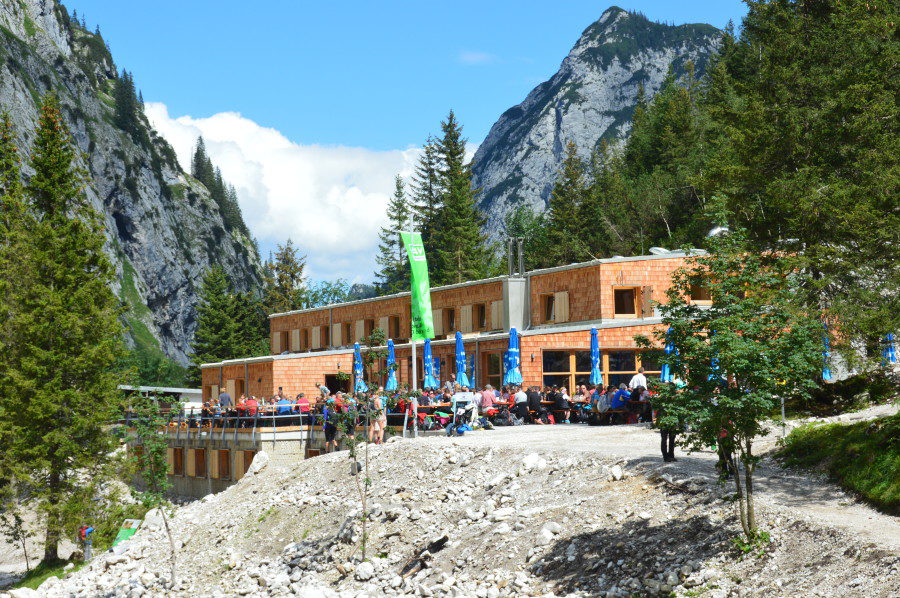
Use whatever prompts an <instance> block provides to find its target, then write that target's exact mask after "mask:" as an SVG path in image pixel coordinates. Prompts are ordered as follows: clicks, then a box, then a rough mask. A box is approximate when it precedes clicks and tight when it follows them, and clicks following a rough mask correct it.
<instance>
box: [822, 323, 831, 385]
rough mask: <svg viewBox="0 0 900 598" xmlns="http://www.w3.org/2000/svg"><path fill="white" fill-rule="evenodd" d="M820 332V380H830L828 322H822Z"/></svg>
mask: <svg viewBox="0 0 900 598" xmlns="http://www.w3.org/2000/svg"><path fill="white" fill-rule="evenodd" d="M822 327H823V328H824V330H823V332H822V347H823V348H822V380H831V368H830V367H829V366H830V365H831V342H830V341H829V340H828V324H825V323H823V324H822Z"/></svg>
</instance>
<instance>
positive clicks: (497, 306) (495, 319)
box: [491, 301, 503, 330]
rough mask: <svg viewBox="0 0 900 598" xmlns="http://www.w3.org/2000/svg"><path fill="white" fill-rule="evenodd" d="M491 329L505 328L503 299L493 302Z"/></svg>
mask: <svg viewBox="0 0 900 598" xmlns="http://www.w3.org/2000/svg"><path fill="white" fill-rule="evenodd" d="M491 329H492V330H503V301H494V302H492V303H491Z"/></svg>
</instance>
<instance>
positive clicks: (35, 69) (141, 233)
mask: <svg viewBox="0 0 900 598" xmlns="http://www.w3.org/2000/svg"><path fill="white" fill-rule="evenodd" d="M117 84H119V85H120V84H121V80H120V75H119V74H118V72H117V68H116V65H115V63H114V62H113V59H112V56H111V55H110V53H109V50H108V48H107V47H106V44H105V43H104V42H103V40H102V38H101V36H100V34H99V32H96V33H91V32H89V31H86V30H85V29H84V28H83V27H82V26H81V25H79V24H78V23H76V22H74V21H73V20H72V19H71V18H70V17H69V15H68V13H67V11H66V9H65V7H63V6H62V5H60V4H58V3H57V2H56V0H27V1H24V0H2V1H0V110H6V111H8V112H9V113H10V115H11V117H12V120H13V122H14V124H15V126H16V130H17V132H18V134H19V136H20V142H21V143H20V147H21V148H23V150H22V155H23V158H24V157H25V154H26V153H27V148H29V147H30V145H31V141H32V139H33V137H34V131H35V127H36V124H37V116H38V105H39V101H40V98H41V96H42V95H43V94H45V93H47V92H53V93H55V94H57V96H58V97H59V99H60V102H61V105H62V108H63V115H64V116H65V118H66V120H67V123H68V125H69V128H70V130H71V131H72V135H73V137H74V141H75V143H76V144H77V146H78V147H79V148H80V149H81V151H82V152H83V154H82V156H81V159H80V161H79V162H80V164H79V165H80V166H81V167H82V168H84V169H85V170H86V171H87V173H88V178H89V181H88V186H87V190H86V193H87V196H88V198H89V200H90V201H91V202H92V204H93V205H94V207H95V209H96V210H97V211H98V212H99V213H100V214H101V215H102V216H103V218H104V221H105V224H106V233H107V238H108V242H107V245H106V247H107V250H108V252H109V254H110V256H111V257H112V259H113V261H114V263H115V264H116V268H117V271H118V273H119V281H120V284H119V288H117V289H116V291H117V292H118V294H119V296H120V297H121V299H122V300H123V302H124V303H125V305H126V307H127V312H126V316H125V319H126V324H127V326H128V329H129V336H130V339H131V340H132V341H133V343H134V345H135V346H137V347H139V348H142V349H145V350H150V351H156V350H161V351H162V352H164V353H165V354H166V355H168V356H169V357H171V358H174V359H176V360H177V361H179V362H182V363H186V362H187V360H188V354H189V352H190V341H191V338H192V337H193V333H194V329H195V327H196V317H195V311H194V307H195V305H196V303H197V289H198V288H199V283H200V280H201V278H202V276H203V274H204V272H205V271H206V270H207V269H208V268H209V267H210V266H211V265H212V264H220V265H221V266H222V267H223V268H224V269H225V271H226V272H227V273H228V274H229V276H230V277H231V279H232V280H233V281H234V283H235V285H236V286H237V287H238V289H239V290H244V289H247V288H250V287H251V286H254V285H255V284H257V283H258V281H259V256H258V252H257V249H256V247H255V244H254V242H253V240H252V239H250V238H248V237H247V236H246V234H245V233H243V232H241V230H240V227H236V226H232V227H231V230H229V229H228V227H226V225H225V222H224V221H223V216H222V210H221V209H220V207H219V206H218V205H217V204H216V202H215V201H213V200H212V199H211V197H210V194H209V191H208V190H207V189H206V188H205V187H204V186H203V185H202V184H201V183H199V182H198V181H196V180H194V179H193V178H192V177H191V176H190V175H188V174H186V173H185V172H184V171H183V170H182V168H181V167H180V166H179V164H178V162H177V160H176V158H175V153H174V151H173V150H172V148H171V147H170V146H169V145H168V144H167V143H166V142H165V141H164V140H163V139H162V138H161V137H159V136H158V135H157V133H156V132H155V131H154V130H153V129H152V128H151V127H150V124H149V122H148V121H147V119H146V117H145V116H144V115H143V113H142V111H141V110H140V109H139V108H138V109H137V110H136V112H135V113H134V114H133V116H134V118H133V119H132V120H133V122H132V123H131V124H130V125H129V127H128V128H129V129H130V130H129V131H127V132H126V130H123V128H122V124H121V118H118V115H117V110H116V106H117V99H116V89H117ZM28 174H29V173H28V172H27V169H26V172H25V175H26V176H28Z"/></svg>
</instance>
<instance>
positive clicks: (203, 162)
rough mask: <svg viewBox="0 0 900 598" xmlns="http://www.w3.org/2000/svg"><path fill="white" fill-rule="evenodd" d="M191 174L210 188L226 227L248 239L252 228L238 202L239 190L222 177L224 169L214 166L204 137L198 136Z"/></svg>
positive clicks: (192, 158)
mask: <svg viewBox="0 0 900 598" xmlns="http://www.w3.org/2000/svg"><path fill="white" fill-rule="evenodd" d="M191 175H192V176H193V177H194V178H195V179H197V180H198V181H200V182H201V183H203V185H204V186H205V187H206V188H207V190H209V195H210V197H212V199H213V201H215V202H216V205H217V206H218V208H219V213H220V214H221V215H222V222H223V223H224V224H225V229H226V230H229V231H238V232H240V233H241V234H243V235H244V236H245V237H247V238H248V239H249V238H250V236H251V235H250V229H248V228H247V224H246V223H245V222H244V216H243V215H242V214H241V207H240V205H239V204H238V198H237V191H236V190H235V188H234V186H232V185H229V184H227V183H226V182H225V180H224V179H223V178H222V171H220V170H219V169H218V168H217V167H215V166H213V163H212V160H210V158H209V155H208V154H207V152H206V142H205V141H204V140H203V137H199V138H197V145H196V147H195V148H194V153H193V155H192V157H191Z"/></svg>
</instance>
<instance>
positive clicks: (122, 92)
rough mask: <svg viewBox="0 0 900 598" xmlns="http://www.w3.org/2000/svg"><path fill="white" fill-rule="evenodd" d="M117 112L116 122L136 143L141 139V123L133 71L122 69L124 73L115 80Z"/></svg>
mask: <svg viewBox="0 0 900 598" xmlns="http://www.w3.org/2000/svg"><path fill="white" fill-rule="evenodd" d="M113 99H114V100H115V107H116V112H115V116H114V122H115V124H116V126H117V127H119V128H120V129H121V130H123V131H125V132H126V133H128V134H129V135H130V136H131V138H132V140H134V142H135V143H139V142H140V140H141V133H142V129H141V125H140V121H139V119H138V101H137V95H136V94H135V90H134V79H133V78H132V76H131V73H129V72H128V71H126V70H125V69H122V74H121V75H120V76H119V77H118V78H117V79H116V81H115V89H114V90H113Z"/></svg>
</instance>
